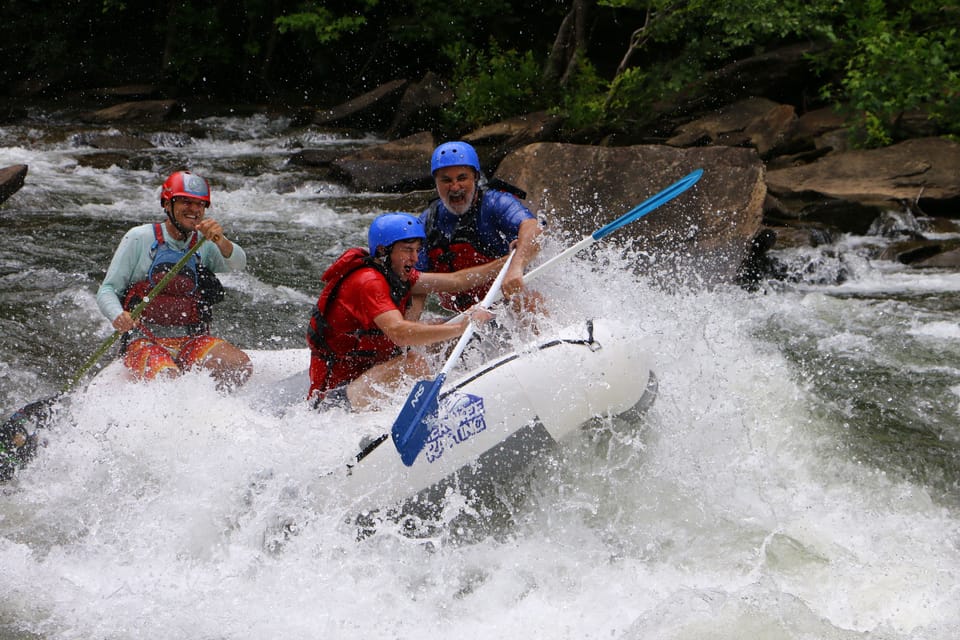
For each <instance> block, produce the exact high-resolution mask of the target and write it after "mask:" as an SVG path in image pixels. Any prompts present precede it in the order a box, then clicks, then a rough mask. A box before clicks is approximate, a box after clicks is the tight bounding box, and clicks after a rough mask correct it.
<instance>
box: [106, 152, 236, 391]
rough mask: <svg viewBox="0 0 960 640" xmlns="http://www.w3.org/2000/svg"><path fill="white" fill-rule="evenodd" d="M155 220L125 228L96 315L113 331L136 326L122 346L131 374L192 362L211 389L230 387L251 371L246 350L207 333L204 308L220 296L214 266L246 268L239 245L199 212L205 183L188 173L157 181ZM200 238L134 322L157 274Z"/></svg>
mask: <svg viewBox="0 0 960 640" xmlns="http://www.w3.org/2000/svg"><path fill="white" fill-rule="evenodd" d="M160 206H162V207H163V210H164V211H165V212H166V214H167V219H166V220H165V221H164V222H162V223H153V224H143V225H140V226H137V227H134V228H132V229H130V230H129V231H127V233H126V234H125V235H124V236H123V239H122V240H121V241H120V245H119V246H118V247H117V250H116V252H115V253H114V255H113V259H112V260H111V262H110V266H109V268H108V269H107V275H106V277H104V279H103V283H102V284H101V285H100V289H99V290H98V291H97V305H98V306H99V307H100V311H101V313H103V315H104V316H106V318H107V319H108V320H110V322H111V323H112V324H113V328H114V329H116V330H117V331H121V332H130V331H135V330H136V331H137V333H138V334H139V337H136V339H134V340H133V341H132V342H129V343H127V341H126V338H128V336H124V338H125V341H124V344H125V345H126V347H125V349H124V350H123V353H124V363H125V364H126V365H127V366H128V367H129V368H130V369H132V370H133V372H134V374H135V375H136V376H137V377H140V378H143V379H147V380H150V379H153V378H155V377H157V376H175V375H179V373H180V372H181V371H183V370H185V369H189V368H192V367H195V366H199V367H203V368H205V369H209V370H210V372H211V375H213V376H214V378H215V379H216V380H217V382H218V386H219V387H221V388H224V387H228V388H230V387H236V386H239V385H241V384H243V383H244V382H246V381H247V379H248V378H249V377H250V374H251V373H252V371H253V369H252V366H251V364H250V358H249V357H248V356H247V354H246V353H244V352H243V351H241V350H240V349H238V348H237V347H236V346H234V345H232V344H230V343H229V342H227V341H226V340H223V339H222V338H216V337H214V336H211V335H210V334H209V322H210V318H211V314H210V305H211V304H213V303H216V302H219V301H220V300H221V299H222V298H223V288H222V287H221V285H220V282H219V281H218V280H217V278H216V276H215V275H213V273H214V272H217V271H238V270H242V269H244V268H245V267H246V264H247V256H246V254H245V253H244V251H243V249H242V248H241V247H240V246H239V245H238V244H236V243H234V242H231V241H230V240H228V239H227V237H226V236H225V235H224V234H223V228H222V227H221V226H220V223H218V222H217V221H216V220H214V219H212V218H207V217H206V215H205V214H206V210H207V207H209V206H210V186H209V184H208V183H207V181H206V179H204V178H202V177H200V176H198V175H195V174H192V173H190V172H189V171H177V172H174V173H173V174H171V175H170V177H168V178H167V180H166V181H165V182H164V183H163V187H162V188H161V191H160ZM200 235H203V237H205V238H206V239H207V240H208V241H207V242H205V243H204V244H203V246H201V247H200V249H199V251H197V252H194V256H193V257H192V258H191V260H190V261H189V262H188V263H187V265H186V266H185V267H184V268H183V269H182V270H181V271H180V273H179V274H178V275H177V276H176V277H175V278H174V279H173V280H171V281H170V283H169V284H168V285H167V287H166V289H164V291H163V292H162V293H161V294H160V295H158V296H156V298H155V299H154V300H152V301H151V302H150V304H148V305H147V306H146V307H145V308H144V311H143V315H142V316H141V317H140V318H139V321H137V322H134V320H133V318H132V317H131V315H130V311H131V310H132V309H133V308H134V307H135V306H136V305H137V304H138V303H139V302H140V301H141V300H142V299H143V297H144V296H145V295H146V294H147V293H148V292H149V291H150V289H152V288H153V285H155V284H156V283H157V282H159V281H160V279H161V278H163V276H164V274H165V273H166V272H167V271H168V270H169V269H170V267H172V266H173V265H174V264H176V263H177V262H178V261H179V259H180V258H182V257H183V256H184V254H186V252H188V251H192V250H193V246H194V245H195V244H196V243H197V242H198V241H199V239H200Z"/></svg>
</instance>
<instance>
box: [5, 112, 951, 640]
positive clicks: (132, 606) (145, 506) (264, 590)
mask: <svg viewBox="0 0 960 640" xmlns="http://www.w3.org/2000/svg"><path fill="white" fill-rule="evenodd" d="M199 124H201V125H202V126H203V127H204V128H206V129H207V130H208V131H209V132H210V133H209V135H208V136H207V137H206V138H204V139H202V140H192V139H189V140H186V141H184V139H183V138H181V137H173V138H171V137H170V136H168V135H166V134H164V133H163V132H154V133H153V134H149V135H150V137H151V139H152V140H153V141H154V144H155V145H156V146H157V148H156V149H154V150H150V151H149V152H143V157H142V158H140V159H139V161H138V162H137V163H135V166H137V167H139V168H124V169H121V168H117V167H114V168H111V169H109V170H95V169H91V168H86V167H84V166H82V165H80V164H78V163H77V157H78V156H80V155H83V154H85V153H89V152H92V150H91V149H85V148H84V147H82V146H78V145H76V144H75V143H74V142H71V140H72V139H71V138H70V137H69V136H66V137H58V136H53V135H50V131H49V130H48V129H44V127H42V126H40V125H37V126H36V127H34V128H5V129H0V142H2V144H3V147H0V166H6V165H9V164H16V163H26V164H29V165H30V173H29V175H28V177H27V183H26V185H25V186H24V188H23V189H22V190H21V191H20V192H18V193H17V194H16V195H15V196H14V197H13V198H11V199H10V200H8V201H7V202H6V203H5V204H4V205H3V207H2V209H0V225H2V227H3V233H2V234H0V325H2V334H0V380H2V381H3V384H2V388H0V398H2V400H3V403H2V406H3V407H4V411H5V414H7V415H9V413H12V411H13V410H14V409H16V408H17V407H19V406H22V405H23V404H25V403H27V402H30V401H32V400H36V399H38V398H40V397H44V396H46V395H49V394H51V393H53V392H55V391H56V390H57V389H59V388H60V386H62V384H63V383H64V382H65V381H66V380H67V379H68V378H69V377H70V375H72V374H73V373H74V372H75V371H76V370H77V369H78V368H79V366H80V365H81V364H82V362H83V361H84V360H85V359H86V358H87V357H88V356H89V355H90V353H92V352H93V350H94V349H95V348H96V346H97V345H98V344H99V343H100V342H101V341H102V340H104V339H105V338H106V337H107V336H109V335H110V327H109V325H108V323H107V322H106V321H105V320H104V319H103V318H102V317H101V316H100V315H99V313H98V311H97V309H96V305H95V302H94V294H95V291H96V287H97V285H98V284H99V280H100V279H101V278H102V276H103V272H104V270H105V269H106V265H107V263H108V262H109V258H110V256H111V255H112V252H113V249H114V248H115V246H116V243H117V242H118V241H119V239H120V236H121V235H122V233H123V231H125V230H126V229H127V228H128V227H130V226H132V225H133V224H137V223H141V222H147V221H153V220H159V219H161V215H162V214H161V211H160V209H159V203H158V201H157V198H158V193H159V190H158V185H159V183H160V181H161V180H162V175H161V174H165V172H167V171H168V170H172V169H174V168H183V167H185V168H189V169H191V170H194V171H196V172H198V173H201V174H202V175H205V176H207V177H209V178H210V179H211V182H212V186H213V194H212V196H213V203H214V204H213V208H212V209H211V211H210V215H212V216H214V217H216V218H217V219H218V220H219V221H221V223H222V224H223V226H224V228H225V231H226V233H227V234H228V236H230V237H231V238H234V239H236V240H237V241H238V242H239V243H240V244H242V245H243V246H244V248H245V249H246V250H247V252H248V255H249V256H250V264H249V268H248V271H247V272H246V273H243V274H230V275H228V276H226V277H224V278H223V281H224V284H225V286H226V287H227V290H228V294H227V298H228V300H227V301H226V302H225V303H223V304H221V305H219V306H218V308H217V309H216V310H215V318H216V320H215V327H214V332H215V333H217V334H219V335H223V336H225V337H227V338H228V339H231V340H232V341H234V342H235V343H237V344H239V345H240V346H241V347H243V348H246V349H251V350H290V354H291V357H301V356H302V357H303V358H304V362H303V365H302V366H303V368H306V366H307V362H306V360H305V358H306V355H305V354H306V352H305V351H303V347H304V338H303V335H304V330H305V325H306V322H307V318H308V316H309V312H310V308H311V305H312V304H313V303H314V301H315V300H316V296H317V295H318V294H319V276H320V274H321V273H322V272H323V270H324V269H325V268H326V266H327V265H329V263H330V262H331V261H332V260H333V259H334V258H335V257H336V256H337V255H339V254H340V252H342V251H343V250H344V249H346V248H348V247H350V246H358V245H362V244H363V236H364V230H365V228H366V225H367V224H368V223H369V221H370V220H371V219H372V218H373V217H374V216H375V215H376V214H378V213H380V212H382V211H383V210H387V209H389V208H394V207H395V205H396V202H395V201H394V200H393V199H391V197H390V196H386V195H385V194H350V193H347V192H345V190H343V189H341V188H339V187H337V186H336V185H332V184H329V183H326V182H324V181H323V180H321V179H319V178H316V177H315V176H312V175H310V174H308V173H305V172H303V170H300V169H296V168H294V167H290V166H288V165H287V164H286V161H285V160H286V157H287V155H289V150H290V149H291V148H292V147H295V146H298V145H308V146H324V145H330V146H335V145H338V146H344V145H364V144H371V143H374V142H377V140H376V139H375V138H370V139H364V140H348V139H343V138H339V137H337V136H328V135H325V134H322V133H318V132H315V131H310V130H299V131H292V130H291V129H289V128H288V127H287V126H286V125H287V123H285V122H282V121H274V120H270V119H266V118H263V117H255V118H233V119H231V118H218V119H208V120H205V121H202V122H201V123H199ZM46 140H59V141H56V142H47V141H46ZM170 140H175V141H176V144H169V143H168V142H169V141H170ZM706 170H708V171H709V168H706ZM397 208H399V207H397ZM616 215H617V213H616V212H612V213H611V218H613V217H616ZM651 215H656V213H652V214H651ZM637 224H642V222H641V223H637ZM867 241H869V242H882V240H880V239H875V238H871V239H869V240H867ZM564 242H565V241H564V240H561V239H560V238H557V237H551V239H550V242H549V244H548V246H547V247H545V249H544V255H545V256H549V255H553V254H554V253H557V252H559V251H560V250H561V249H562V248H563V247H564V246H565V244H564ZM864 242H865V240H864V239H856V238H848V239H844V240H843V241H841V243H840V244H839V245H836V246H834V247H831V248H830V253H829V254H826V253H811V252H812V250H811V251H809V252H802V251H792V252H782V253H781V254H779V257H780V258H781V259H783V260H784V261H786V262H787V263H788V264H803V265H806V267H805V271H806V272H810V269H809V265H810V264H816V265H818V268H819V269H827V270H829V269H835V268H839V267H838V264H839V263H842V265H840V266H842V268H843V269H844V270H845V274H846V278H847V279H846V282H845V283H844V284H843V285H840V286H823V285H819V284H817V282H818V279H817V278H816V277H814V276H811V277H809V278H807V279H806V280H801V281H800V282H799V283H795V284H793V285H790V286H789V287H787V286H783V285H778V286H769V287H766V288H764V289H762V290H761V291H760V292H758V293H747V292H745V291H742V290H740V289H736V288H732V287H731V288H719V289H715V290H712V291H702V290H682V289H680V290H676V291H671V292H664V291H663V290H661V289H657V288H654V287H651V286H650V285H649V284H648V282H647V281H646V280H645V278H644V276H643V273H642V270H639V269H638V268H637V265H638V264H642V263H643V260H642V259H641V257H640V256H636V255H633V253H632V252H631V250H630V248H629V247H628V246H623V245H621V244H619V243H617V242H616V238H615V237H613V238H611V239H610V240H609V241H606V242H604V243H602V244H600V245H598V246H597V247H595V250H593V251H592V252H589V253H588V254H587V255H583V256H580V257H579V258H578V259H575V260H572V261H570V262H569V263H566V264H565V265H564V266H563V267H561V268H558V269H557V270H555V271H554V272H552V273H551V274H549V275H545V276H544V277H543V278H541V279H540V281H538V283H537V288H538V289H540V290H541V291H542V292H543V293H544V294H545V295H546V296H547V299H548V300H549V305H550V313H551V315H550V318H549V320H547V321H545V322H546V323H547V324H548V328H549V326H553V325H556V326H563V325H565V324H567V323H570V322H574V321H579V320H581V319H585V318H590V317H610V318H618V319H620V320H621V321H626V322H629V323H631V324H632V325H633V326H634V327H635V328H636V331H637V333H638V335H642V336H643V339H644V341H645V342H646V344H648V345H649V349H650V351H651V353H652V354H653V355H654V362H655V366H654V368H655V370H656V374H657V377H658V379H659V395H658V397H657V400H656V402H655V403H654V404H653V406H652V407H651V408H650V409H649V410H648V411H647V412H646V414H645V415H643V416H641V417H639V418H636V419H633V420H628V421H624V420H620V419H604V420H598V421H597V422H596V424H593V425H591V427H590V429H588V430H586V431H584V433H583V434H582V437H579V438H574V439H572V440H570V441H567V442H564V443H562V444H561V445H560V446H559V447H557V448H556V449H555V450H553V451H551V452H550V453H549V454H547V455H544V456H543V457H542V458H541V459H539V460H538V461H537V462H536V463H535V464H534V465H533V466H532V467H531V468H530V469H528V470H527V471H526V472H525V473H523V474H520V475H519V476H518V477H516V478H509V479H504V481H503V482H502V483H501V484H500V485H498V486H497V487H495V489H494V491H493V492H492V495H486V496H484V498H483V499H482V500H477V499H474V498H475V496H472V495H470V494H468V493H460V492H458V491H456V490H451V491H450V492H449V493H448V494H447V496H446V499H445V500H443V501H442V503H441V504H440V507H439V508H438V509H437V510H435V512H434V513H432V515H431V519H430V520H429V521H428V520H424V519H422V518H419V516H413V515H408V516H407V517H400V518H393V519H391V518H377V517H376V516H375V515H374V517H373V522H374V526H373V527H370V526H360V525H361V524H364V523H365V524H367V525H369V522H370V521H371V519H370V518H369V517H368V518H366V519H361V520H360V524H358V519H357V515H358V514H357V513H354V512H353V511H352V510H351V505H350V504H347V503H345V502H344V501H343V500H342V499H341V497H340V496H338V493H337V489H336V483H335V482H332V481H331V480H330V477H331V471H332V470H338V469H342V468H343V465H344V464H345V463H346V461H347V460H348V459H349V457H350V456H351V455H353V454H354V453H355V452H356V451H357V450H358V447H359V444H360V442H361V440H363V439H364V438H365V437H375V436H376V435H379V434H380V433H383V432H385V431H386V429H387V428H389V425H390V423H391V422H392V419H393V417H394V416H395V409H396V408H397V407H399V405H400V404H401V403H402V402H403V398H398V399H397V400H396V403H395V406H394V407H393V409H392V410H391V408H390V407H386V408H385V409H384V410H383V411H381V412H377V413H367V414H359V415H347V414H345V413H343V412H340V411H338V410H331V411H329V412H327V413H324V414H318V413H316V412H313V411H311V410H309V409H308V408H307V407H306V406H305V405H304V404H302V403H298V402H292V403H289V404H285V405H284V406H283V407H282V408H278V407H277V406H276V404H274V403H271V402H269V401H267V400H265V398H264V395H265V394H264V389H263V388H261V387H258V386H257V384H256V376H255V378H254V380H253V381H251V384H250V385H249V386H248V387H246V388H244V389H241V390H239V391H238V392H236V393H234V394H231V395H227V394H223V393H220V392H218V391H217V390H216V389H215V386H214V384H213V382H212V381H211V380H209V379H208V378H206V377H204V376H203V375H201V374H198V373H197V374H194V373H191V374H187V375H185V376H183V377H181V378H179V379H177V380H171V381H161V382H157V383H154V384H149V385H147V384H130V385H128V386H127V387H125V388H124V392H123V393H122V394H118V393H117V392H116V389H115V388H112V387H110V386H109V385H103V384H97V382H96V381H94V382H92V383H90V384H86V385H83V387H82V388H81V389H79V390H78V391H77V392H75V393H73V394H71V395H70V397H69V398H68V399H67V401H66V402H65V403H64V404H63V405H62V408H61V412H60V414H59V415H58V418H57V420H56V421H55V422H54V423H53V424H52V425H51V427H50V428H49V429H48V430H47V431H46V432H44V436H45V438H46V440H47V444H46V446H45V447H43V448H42V449H41V450H40V452H39V454H38V457H37V459H36V460H35V461H34V462H33V463H32V464H31V465H30V466H28V467H27V468H25V469H24V470H22V471H21V472H20V474H18V476H17V478H16V479H15V480H13V481H11V482H9V483H6V484H4V485H2V486H0V566H2V567H3V570H2V571H0V637H5V638H7V637H9V638H18V639H20V638H24V639H25V638H49V639H54V638H56V639H67V638H104V639H107V638H109V639H114V638H115V639H121V638H122V639H132V638H144V639H160V638H171V639H172V638H177V639H183V638H191V639H198V640H200V639H203V640H205V639H233V638H237V639H240V638H244V639H250V638H275V637H278V636H288V637H294V638H316V637H330V638H353V637H359V636H363V637H366V638H396V637H414V636H420V637H454V636H455V637H460V638H478V639H479V638H489V637H491V636H492V635H497V636H500V637H519V636H521V635H523V636H526V637H534V638H551V639H553V638H610V637H613V638H624V639H637V640H639V639H641V638H669V639H687V638H703V637H710V638H730V639H734V638H737V639H739V638H745V637H749V638H778V639H779V638H796V639H801V638H812V637H815V638H827V639H844V640H845V639H853V638H858V639H859V638H864V637H869V638H883V639H906V638H923V639H941V638H942V639H947V638H954V637H955V636H956V630H957V629H958V628H960V608H958V607H957V603H958V602H960V586H958V585H960V553H958V546H960V500H958V499H960V479H958V476H960V463H958V462H960V417H958V407H960V397H958V396H960V369H958V368H957V367H956V364H955V363H956V362H957V356H958V355H960V353H958V352H960V331H958V330H957V329H956V322H955V312H956V309H957V307H958V306H960V304H958V303H960V296H958V291H960V277H958V276H956V275H955V274H950V273H935V272H920V273H918V272H914V271H909V270H907V269H906V268H903V267H898V266H896V265H888V264H877V263H874V262H872V261H871V260H868V259H866V258H864V252H863V251H861V248H862V246H863V243H864ZM638 271H640V272H638ZM799 271H800V269H798V272H799ZM501 320H502V322H501V324H502V325H503V326H504V327H505V329H504V330H505V331H506V332H507V334H508V338H507V339H509V340H514V341H516V343H517V344H521V343H522V342H523V340H524V339H525V334H524V331H523V330H520V329H517V330H516V331H515V332H510V329H511V328H514V327H513V325H512V323H511V321H510V318H509V316H508V314H503V316H502V318H501ZM106 363H107V360H106V359H105V362H104V364H106ZM638 382H639V381H638ZM367 515H368V516H369V515H370V514H367ZM418 518H419V519H418Z"/></svg>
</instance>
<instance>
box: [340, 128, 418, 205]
mask: <svg viewBox="0 0 960 640" xmlns="http://www.w3.org/2000/svg"><path fill="white" fill-rule="evenodd" d="M434 146H435V143H434V138H433V134H431V133H429V132H427V131H424V132H422V133H418V134H416V135H412V136H408V137H406V138H402V139H400V140H395V141H393V142H388V143H386V144H380V145H375V146H372V147H365V148H363V149H360V150H359V151H357V152H355V153H350V154H348V155H345V156H342V157H340V158H337V159H335V160H333V161H332V162H331V163H330V167H331V169H332V171H333V176H334V177H335V178H338V179H340V180H343V181H344V182H346V183H347V184H348V185H350V186H351V187H352V188H354V189H356V190H358V191H379V192H383V193H399V192H403V191H414V190H417V189H429V188H431V187H432V186H433V179H432V178H431V177H430V156H431V154H433V148H434Z"/></svg>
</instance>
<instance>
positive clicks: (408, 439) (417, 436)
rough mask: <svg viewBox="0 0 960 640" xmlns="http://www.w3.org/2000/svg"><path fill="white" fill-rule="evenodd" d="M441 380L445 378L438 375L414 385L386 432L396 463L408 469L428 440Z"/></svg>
mask: <svg viewBox="0 0 960 640" xmlns="http://www.w3.org/2000/svg"><path fill="white" fill-rule="evenodd" d="M445 378H446V375H445V374H443V373H441V374H440V375H438V376H437V379H436V380H434V381H433V382H431V381H429V380H421V381H420V382H418V383H417V384H415V385H414V387H413V390H412V391H411V392H410V395H409V396H407V402H406V403H405V404H404V405H403V409H401V410H400V415H398V416H397V419H396V420H394V422H393V428H391V429H390V435H391V436H392V437H393V444H394V446H396V447H397V451H399V452H400V459H401V460H402V461H403V464H405V465H407V466H408V467H409V466H410V465H412V464H413V462H414V460H416V459H417V455H418V454H419V453H420V451H422V450H423V447H424V446H426V444H427V438H429V437H430V428H431V427H430V424H429V421H430V418H431V417H433V416H435V415H436V413H437V397H438V396H439V395H440V387H442V386H443V381H444V379H445Z"/></svg>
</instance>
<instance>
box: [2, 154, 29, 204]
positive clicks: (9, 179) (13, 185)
mask: <svg viewBox="0 0 960 640" xmlns="http://www.w3.org/2000/svg"><path fill="white" fill-rule="evenodd" d="M26 177H27V165H25V164H15V165H12V166H9V167H4V168H3V169H0V203H2V202H3V201H5V200H6V199H7V198H9V197H10V196H12V195H13V194H15V193H16V192H17V191H19V190H20V187H22V186H23V181H24V180H25V179H26Z"/></svg>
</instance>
